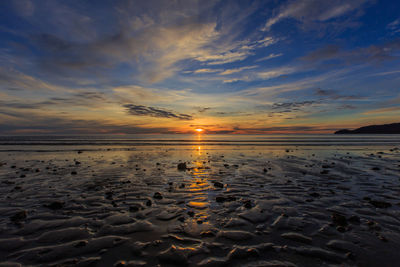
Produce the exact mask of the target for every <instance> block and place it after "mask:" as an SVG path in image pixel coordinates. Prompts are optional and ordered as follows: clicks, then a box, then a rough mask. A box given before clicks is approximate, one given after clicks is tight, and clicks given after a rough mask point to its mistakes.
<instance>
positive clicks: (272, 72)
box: [223, 67, 297, 83]
mask: <svg viewBox="0 0 400 267" xmlns="http://www.w3.org/2000/svg"><path fill="white" fill-rule="evenodd" d="M250 69H252V68H250ZM242 70H245V69H244V68H243V69H241V70H240V71H242ZM234 71H235V70H234ZM296 71H297V68H295V67H280V68H275V69H267V70H264V71H253V72H248V73H246V74H244V75H242V76H239V77H235V78H231V79H225V80H224V81H223V82H224V83H233V82H237V81H245V82H251V81H260V80H269V79H273V78H277V77H280V76H283V75H288V74H291V73H294V72H296Z"/></svg>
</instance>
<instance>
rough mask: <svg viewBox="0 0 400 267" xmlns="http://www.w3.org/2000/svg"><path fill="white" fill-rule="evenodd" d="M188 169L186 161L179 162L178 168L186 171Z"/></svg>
mask: <svg viewBox="0 0 400 267" xmlns="http://www.w3.org/2000/svg"><path fill="white" fill-rule="evenodd" d="M186 169H187V166H186V162H181V163H178V170H180V171H186Z"/></svg>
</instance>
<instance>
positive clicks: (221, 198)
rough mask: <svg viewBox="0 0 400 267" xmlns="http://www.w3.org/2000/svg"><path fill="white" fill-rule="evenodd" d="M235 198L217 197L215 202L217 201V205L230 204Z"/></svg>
mask: <svg viewBox="0 0 400 267" xmlns="http://www.w3.org/2000/svg"><path fill="white" fill-rule="evenodd" d="M235 200H236V197H234V196H221V195H220V196H217V197H216V198H215V201H217V202H218V203H223V202H230V201H235Z"/></svg>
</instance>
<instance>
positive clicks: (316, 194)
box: [310, 192, 321, 197]
mask: <svg viewBox="0 0 400 267" xmlns="http://www.w3.org/2000/svg"><path fill="white" fill-rule="evenodd" d="M310 196H312V197H320V196H321V195H320V194H318V193H317V192H313V193H310Z"/></svg>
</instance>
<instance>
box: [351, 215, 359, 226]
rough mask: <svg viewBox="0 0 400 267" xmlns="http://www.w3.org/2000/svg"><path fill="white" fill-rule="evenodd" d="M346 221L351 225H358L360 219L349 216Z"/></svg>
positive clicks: (355, 216)
mask: <svg viewBox="0 0 400 267" xmlns="http://www.w3.org/2000/svg"><path fill="white" fill-rule="evenodd" d="M348 221H349V222H350V223H352V224H360V223H361V221H360V217H358V216H357V215H352V216H350V218H349V219H348Z"/></svg>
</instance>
